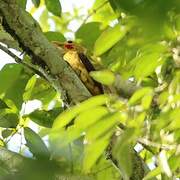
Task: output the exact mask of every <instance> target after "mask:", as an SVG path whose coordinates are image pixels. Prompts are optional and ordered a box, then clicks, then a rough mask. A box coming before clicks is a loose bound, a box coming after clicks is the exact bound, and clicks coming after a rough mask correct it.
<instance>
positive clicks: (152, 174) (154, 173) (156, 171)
mask: <svg viewBox="0 0 180 180" xmlns="http://www.w3.org/2000/svg"><path fill="white" fill-rule="evenodd" d="M160 173H161V169H160V167H157V168H155V169H153V170H151V171H150V172H148V173H147V174H146V176H145V177H144V178H143V180H151V179H152V178H153V177H156V176H157V175H158V174H160Z"/></svg>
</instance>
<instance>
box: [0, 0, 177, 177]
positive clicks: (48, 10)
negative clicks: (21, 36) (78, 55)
mask: <svg viewBox="0 0 180 180" xmlns="http://www.w3.org/2000/svg"><path fill="white" fill-rule="evenodd" d="M61 1H64V0H61ZM18 2H19V5H20V6H22V8H24V9H25V6H26V0H21V1H18ZM32 3H33V4H34V6H33V7H31V9H29V10H28V11H29V13H30V14H32V15H33V16H35V15H36V14H37V13H39V17H38V18H37V17H36V18H37V21H38V23H39V24H40V26H41V28H42V30H43V32H44V34H45V36H46V37H47V38H48V40H49V41H60V42H64V41H65V40H66V38H67V37H68V39H69V38H72V40H74V41H76V42H77V43H79V44H81V45H82V46H84V47H85V48H86V49H87V56H89V57H91V59H92V61H93V63H94V65H95V68H96V69H98V71H96V72H92V73H91V76H92V77H93V78H94V79H95V80H97V81H99V82H100V83H102V84H104V85H105V86H106V87H108V86H109V88H112V89H113V88H115V83H116V84H118V82H115V79H116V76H117V74H118V75H120V76H121V77H122V79H124V80H125V81H128V80H129V81H130V82H132V83H133V85H134V86H136V87H137V88H136V91H135V92H133V94H130V95H124V94H121V93H112V94H109V93H105V94H102V95H98V96H94V97H92V98H89V99H87V100H85V101H83V102H81V103H78V105H73V106H70V107H69V108H67V109H65V108H64V107H63V102H62V99H61V95H60V94H59V93H58V92H56V91H55V90H54V88H53V87H52V86H51V84H50V83H48V82H47V81H46V80H44V79H43V78H42V77H40V76H38V75H35V74H33V73H32V72H31V71H30V70H29V69H27V68H25V67H23V65H22V64H17V63H11V64H6V65H5V66H4V67H3V68H2V69H1V71H0V147H4V148H6V149H10V150H12V147H13V150H14V151H16V152H18V154H20V155H22V156H26V157H28V158H31V159H30V161H29V159H28V161H27V162H26V161H25V162H24V164H23V165H20V166H21V167H20V168H19V170H17V171H15V172H14V171H11V168H10V166H9V165H8V164H10V163H11V162H6V163H5V162H3V158H2V157H3V154H2V155H0V157H1V156H2V157H1V158H0V163H1V162H2V163H1V164H2V166H0V179H3V178H4V179H8V178H9V179H12V177H13V179H55V178H57V179H70V180H71V179H83V180H85V179H97V180H116V179H121V178H122V179H125V180H126V179H134V180H136V179H140V178H139V177H144V180H147V179H153V178H154V179H176V178H177V179H178V178H179V177H180V145H179V144H180V121H179V117H180V70H179V68H180V13H179V12H180V2H179V1H178V0H156V1H151V0H139V1H137V0H96V1H95V2H94V4H93V6H92V7H91V9H90V10H89V12H88V15H87V16H86V15H82V14H81V13H80V12H81V9H76V8H74V10H73V12H63V6H62V7H61V4H60V2H59V0H54V1H51V0H44V1H43V0H41V1H40V0H32ZM0 15H1V14H0ZM72 21H76V23H78V24H79V28H78V29H77V30H75V31H74V30H72V29H70V28H69V25H70V24H72ZM69 35H70V37H69ZM2 37H3V38H2ZM6 38H7V39H6ZM9 38H10V37H9V36H7V34H6V32H4V31H3V30H2V29H0V41H1V42H2V43H4V44H7V45H8V46H9V47H13V48H15V49H16V50H18V51H21V49H20V48H17V47H14V44H12V43H11V41H10V40H9ZM0 60H1V57H0ZM23 60H24V61H25V62H30V58H29V57H28V56H27V55H24V56H23ZM37 66H38V65H37ZM124 85H125V84H124ZM126 88H127V91H129V90H128V88H129V87H128V86H127V87H126ZM31 103H32V105H31ZM33 106H37V108H36V107H35V108H34V107H33ZM0 154H1V151H0ZM4 156H5V154H4ZM136 156H137V157H138V158H141V160H140V161H142V162H143V164H144V169H140V170H139V171H140V172H139V174H140V175H138V174H136V175H137V177H136V175H135V172H136V173H137V170H136V168H138V165H136V163H137V162H136V161H137V160H136V159H137V158H136ZM114 159H115V161H113V160H114ZM31 160H32V161H31ZM33 160H34V161H33ZM22 167H23V168H22ZM141 179H142V178H141Z"/></svg>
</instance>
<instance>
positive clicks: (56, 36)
mask: <svg viewBox="0 0 180 180" xmlns="http://www.w3.org/2000/svg"><path fill="white" fill-rule="evenodd" d="M44 35H45V36H46V37H47V39H48V40H49V41H50V42H51V41H60V42H64V41H66V38H65V37H64V35H63V34H62V33H60V32H55V31H48V32H44Z"/></svg>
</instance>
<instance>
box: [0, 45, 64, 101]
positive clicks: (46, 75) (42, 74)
mask: <svg viewBox="0 0 180 180" xmlns="http://www.w3.org/2000/svg"><path fill="white" fill-rule="evenodd" d="M0 49H1V50H3V51H4V52H5V53H7V54H8V55H9V56H11V57H12V58H13V59H14V60H15V62H17V63H18V64H22V65H23V66H24V67H26V68H28V69H30V70H31V71H33V72H34V73H35V74H38V75H39V76H40V77H43V78H44V79H46V80H47V81H48V82H50V84H51V85H52V87H53V88H54V89H55V90H56V91H57V92H58V93H59V94H61V97H62V100H63V101H65V102H66V99H67V98H66V95H65V93H64V91H63V89H62V87H60V85H59V82H58V78H56V77H54V76H52V75H51V74H49V73H48V72H46V71H45V70H44V69H43V68H41V67H36V66H35V65H33V64H29V63H27V62H25V61H23V60H22V59H21V58H19V57H18V56H16V55H15V54H14V53H12V52H11V51H10V50H9V49H8V48H6V47H5V46H2V45H1V44H0Z"/></svg>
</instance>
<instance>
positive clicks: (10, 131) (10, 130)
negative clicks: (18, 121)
mask: <svg viewBox="0 0 180 180" xmlns="http://www.w3.org/2000/svg"><path fill="white" fill-rule="evenodd" d="M13 132H14V130H12V129H5V130H3V131H2V132H1V134H2V137H3V138H7V137H9V136H10V135H11V134H12V133H13Z"/></svg>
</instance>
